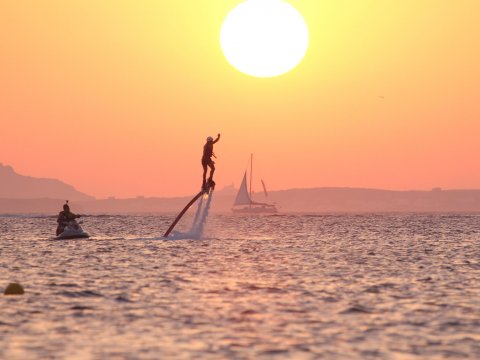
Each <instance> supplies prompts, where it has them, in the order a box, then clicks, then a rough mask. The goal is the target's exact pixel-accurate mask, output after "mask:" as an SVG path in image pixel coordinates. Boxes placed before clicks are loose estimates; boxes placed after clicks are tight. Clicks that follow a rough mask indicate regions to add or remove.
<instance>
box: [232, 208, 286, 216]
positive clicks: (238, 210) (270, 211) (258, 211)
mask: <svg viewBox="0 0 480 360" xmlns="http://www.w3.org/2000/svg"><path fill="white" fill-rule="evenodd" d="M232 212H233V213H235V214H276V213H278V210H277V208H276V207H274V206H268V207H267V206H261V207H244V208H233V209H232Z"/></svg>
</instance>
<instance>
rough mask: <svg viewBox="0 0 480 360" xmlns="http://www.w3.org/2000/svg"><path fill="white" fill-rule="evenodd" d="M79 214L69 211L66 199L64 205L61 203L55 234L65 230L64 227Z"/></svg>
mask: <svg viewBox="0 0 480 360" xmlns="http://www.w3.org/2000/svg"><path fill="white" fill-rule="evenodd" d="M79 217H80V215H76V214H74V213H72V212H71V211H70V206H68V200H67V202H66V204H65V205H63V211H60V213H59V214H58V218H57V223H58V226H57V236H58V235H60V234H61V233H63V232H64V231H65V227H66V226H67V225H68V223H69V222H70V221H72V220H75V219H78V218H79Z"/></svg>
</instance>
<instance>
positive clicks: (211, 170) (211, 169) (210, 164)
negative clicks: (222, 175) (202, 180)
mask: <svg viewBox="0 0 480 360" xmlns="http://www.w3.org/2000/svg"><path fill="white" fill-rule="evenodd" d="M208 166H209V167H210V176H209V178H208V180H209V181H212V180H213V173H214V172H215V163H214V162H213V161H211V160H210V163H209V164H208Z"/></svg>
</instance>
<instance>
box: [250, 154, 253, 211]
mask: <svg viewBox="0 0 480 360" xmlns="http://www.w3.org/2000/svg"><path fill="white" fill-rule="evenodd" d="M252 173H253V154H250V208H251V207H252V201H253V199H252Z"/></svg>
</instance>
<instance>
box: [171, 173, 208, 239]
mask: <svg viewBox="0 0 480 360" xmlns="http://www.w3.org/2000/svg"><path fill="white" fill-rule="evenodd" d="M214 189H215V182H214V181H213V180H209V181H208V182H207V186H206V187H205V188H203V189H202V190H201V191H200V192H199V193H198V194H197V195H195V197H194V198H193V199H192V200H190V202H189V203H188V204H187V205H186V206H185V207H184V208H183V210H182V211H180V214H178V216H177V217H176V218H175V220H174V221H173V223H172V225H170V227H169V228H168V230H167V231H166V232H165V234H164V235H163V236H164V237H167V236H168V235H170V233H171V232H172V230H173V229H174V228H175V226H176V225H177V223H178V222H179V221H180V219H181V218H182V216H183V215H184V214H185V213H186V212H187V210H188V209H190V206H192V205H193V204H195V202H196V201H197V200H198V199H200V198H201V197H202V196H203V195H204V194H208V195H210V194H211V193H212V192H213V190H214Z"/></svg>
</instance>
